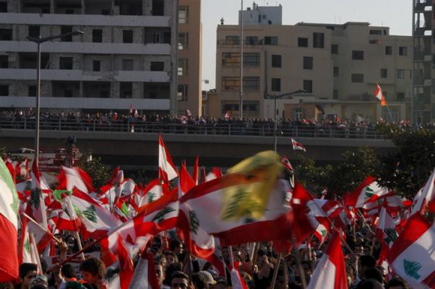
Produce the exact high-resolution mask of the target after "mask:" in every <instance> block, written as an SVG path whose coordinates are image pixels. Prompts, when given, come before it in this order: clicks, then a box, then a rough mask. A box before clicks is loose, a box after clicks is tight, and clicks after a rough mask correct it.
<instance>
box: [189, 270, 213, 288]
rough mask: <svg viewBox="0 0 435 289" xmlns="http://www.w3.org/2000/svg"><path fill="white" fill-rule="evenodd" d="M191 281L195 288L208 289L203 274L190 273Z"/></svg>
mask: <svg viewBox="0 0 435 289" xmlns="http://www.w3.org/2000/svg"><path fill="white" fill-rule="evenodd" d="M192 283H193V286H195V289H209V288H210V287H209V286H208V284H207V280H205V278H204V276H203V275H200V274H199V272H198V273H195V274H193V275H192Z"/></svg>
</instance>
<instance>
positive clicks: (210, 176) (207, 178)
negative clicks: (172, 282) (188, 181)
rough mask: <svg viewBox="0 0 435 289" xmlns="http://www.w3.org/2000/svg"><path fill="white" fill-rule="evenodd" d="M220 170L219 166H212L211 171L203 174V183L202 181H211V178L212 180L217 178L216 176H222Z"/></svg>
mask: <svg viewBox="0 0 435 289" xmlns="http://www.w3.org/2000/svg"><path fill="white" fill-rule="evenodd" d="M204 173H205V171H204ZM222 175H223V174H222V171H221V169H220V168H213V169H212V170H211V172H209V173H208V174H207V175H205V174H204V176H205V181H203V183H204V182H208V181H211V180H214V179H217V178H219V177H222Z"/></svg>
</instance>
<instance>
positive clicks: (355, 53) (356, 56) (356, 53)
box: [352, 50, 364, 60]
mask: <svg viewBox="0 0 435 289" xmlns="http://www.w3.org/2000/svg"><path fill="white" fill-rule="evenodd" d="M352 59H353V60H364V51H361V50H352Z"/></svg>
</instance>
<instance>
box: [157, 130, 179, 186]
mask: <svg viewBox="0 0 435 289" xmlns="http://www.w3.org/2000/svg"><path fill="white" fill-rule="evenodd" d="M176 177H178V172H177V169H176V167H175V165H174V163H173V162H172V159H171V156H170V154H169V151H168V149H167V148H166V146H165V144H164V142H163V139H162V136H161V135H159V179H161V180H163V181H165V182H168V181H170V180H172V179H175V178H176Z"/></svg>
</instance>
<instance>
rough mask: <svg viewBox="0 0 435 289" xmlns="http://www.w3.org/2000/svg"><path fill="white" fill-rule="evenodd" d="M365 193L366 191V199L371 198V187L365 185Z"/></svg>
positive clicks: (372, 193)
mask: <svg viewBox="0 0 435 289" xmlns="http://www.w3.org/2000/svg"><path fill="white" fill-rule="evenodd" d="M365 193H366V198H367V199H369V198H371V196H373V195H374V192H373V189H372V188H370V187H367V188H366V191H365Z"/></svg>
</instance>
